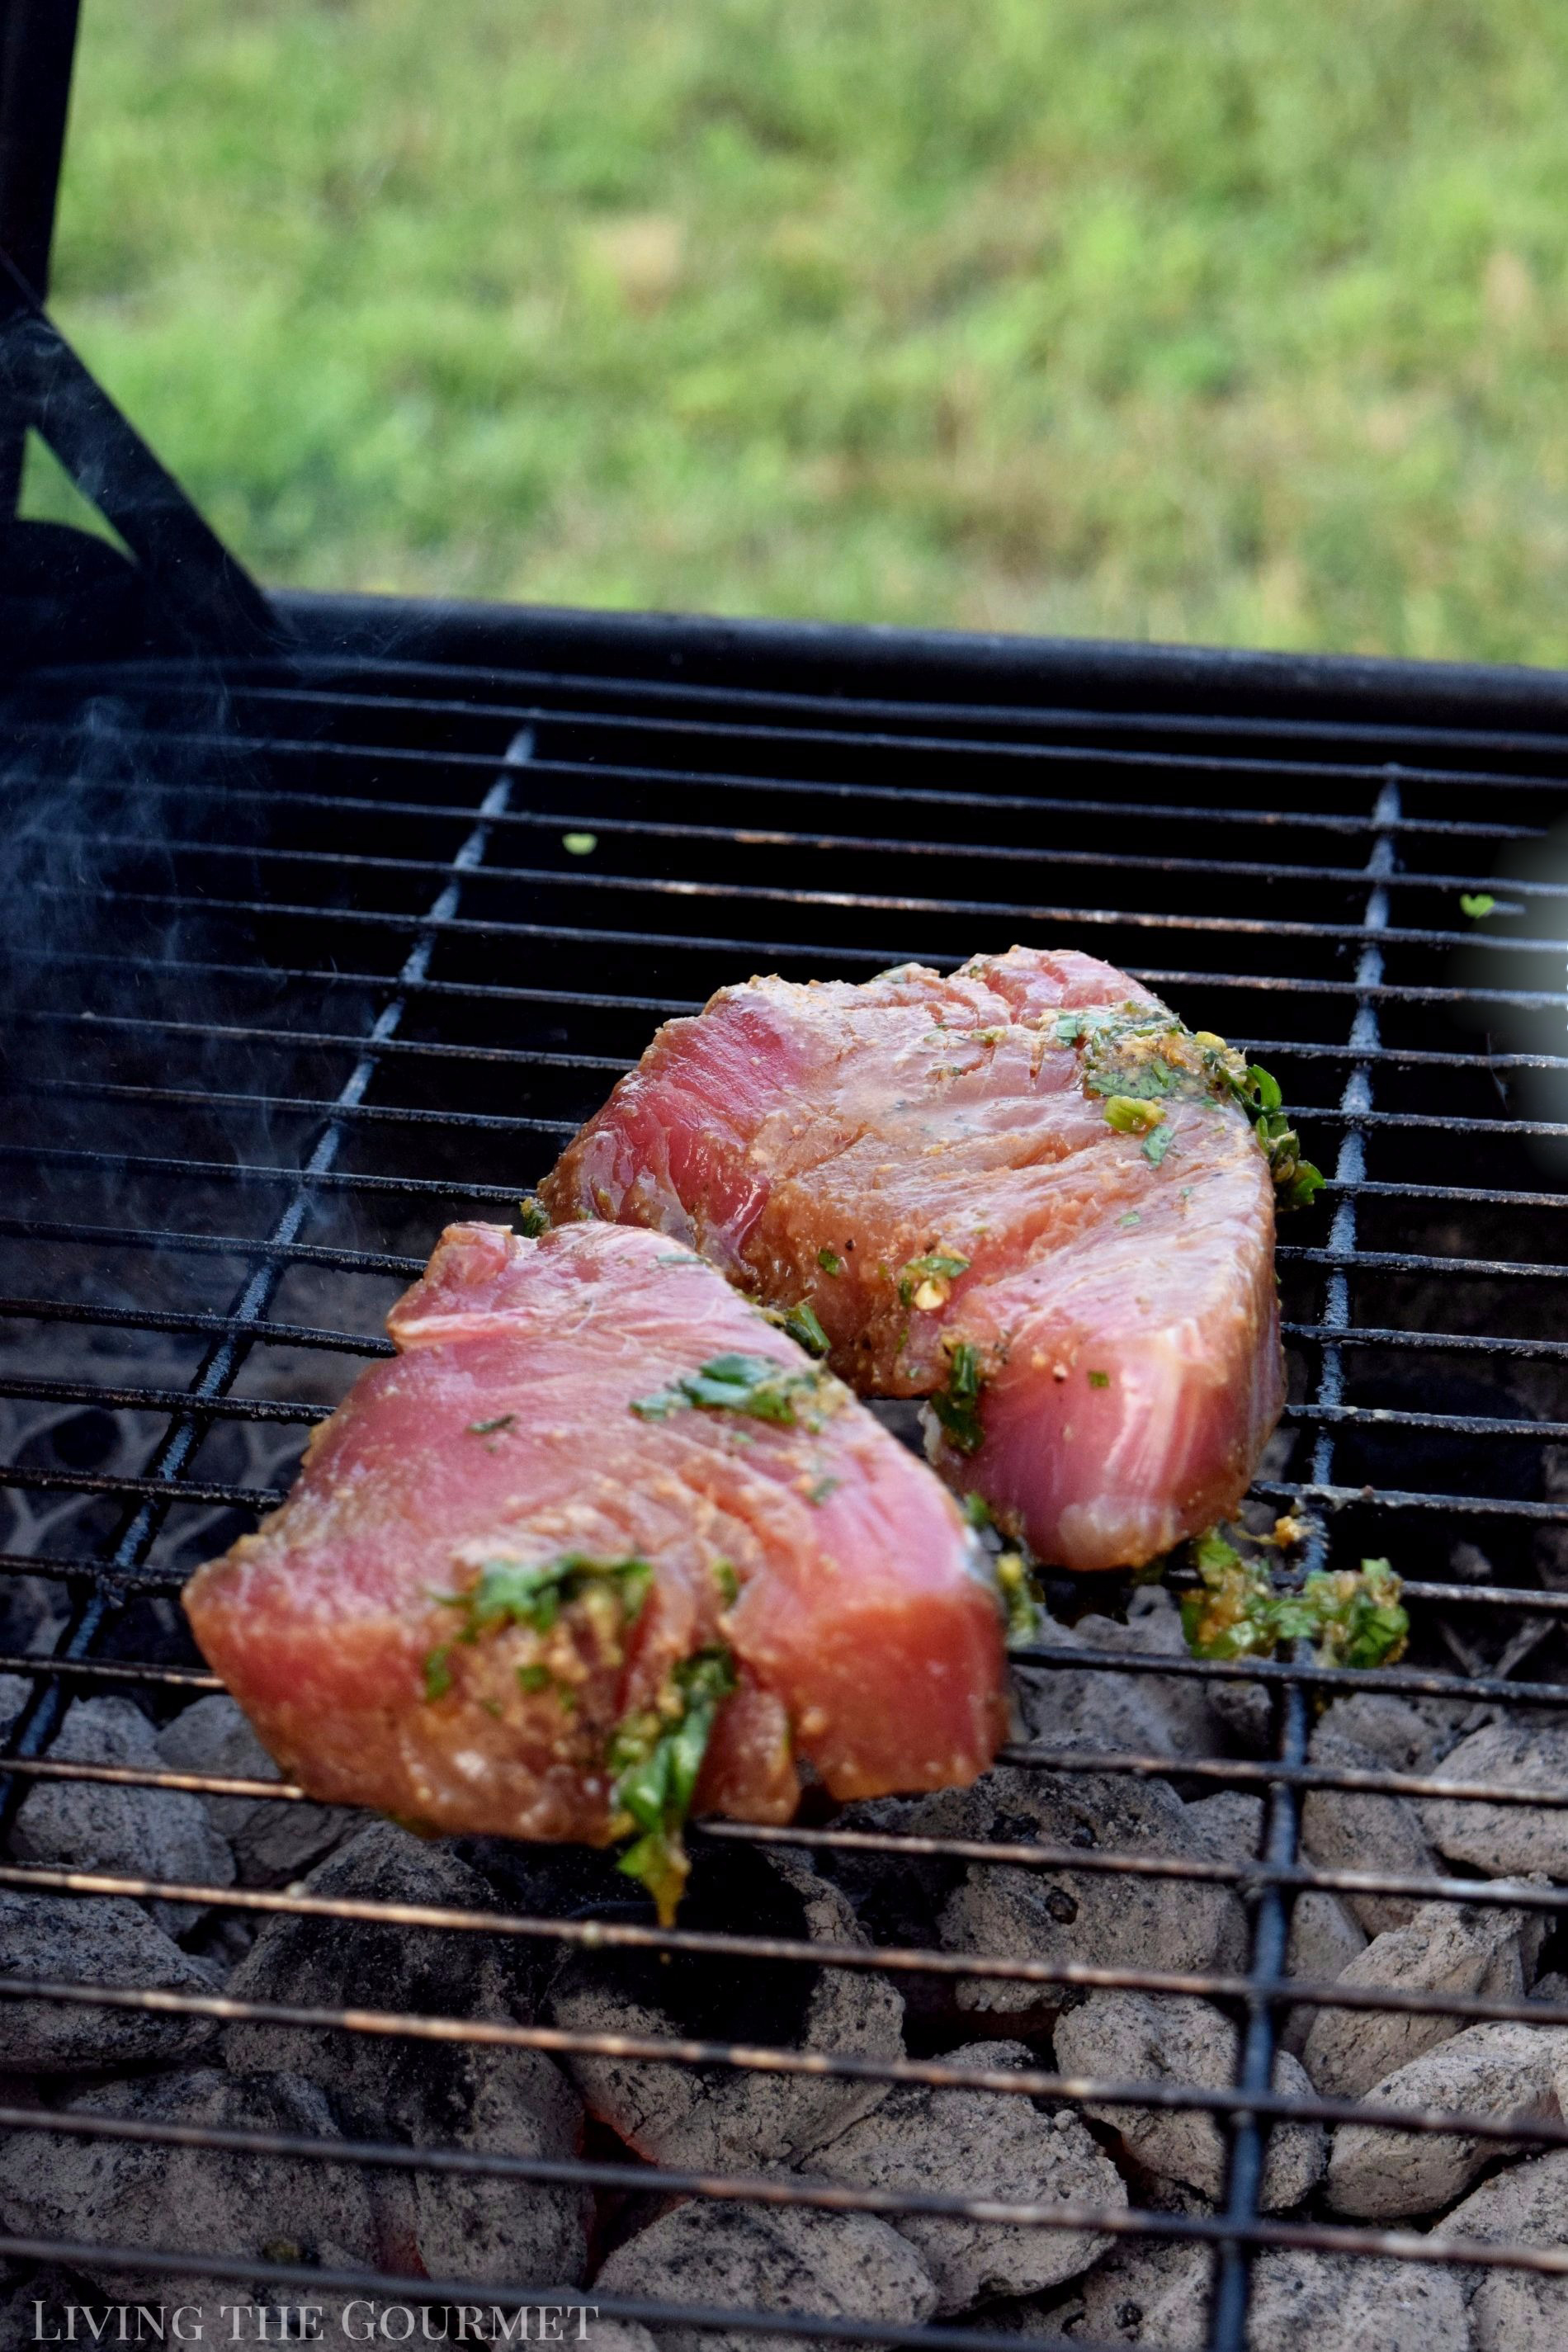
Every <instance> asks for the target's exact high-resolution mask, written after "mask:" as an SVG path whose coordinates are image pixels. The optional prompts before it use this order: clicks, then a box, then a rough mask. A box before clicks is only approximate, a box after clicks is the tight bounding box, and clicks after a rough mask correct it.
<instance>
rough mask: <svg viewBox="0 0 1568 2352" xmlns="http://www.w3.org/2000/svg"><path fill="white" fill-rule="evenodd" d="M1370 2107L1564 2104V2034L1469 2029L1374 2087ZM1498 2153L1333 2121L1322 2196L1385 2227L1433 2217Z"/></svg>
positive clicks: (1524, 2111) (1458, 2140) (1549, 2108)
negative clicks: (1403, 2219) (1414, 2216)
mask: <svg viewBox="0 0 1568 2352" xmlns="http://www.w3.org/2000/svg"><path fill="white" fill-rule="evenodd" d="M1367 2098H1368V2100H1369V2101H1370V2102H1371V2103H1372V2104H1373V2105H1379V2106H1394V2107H1436V2108H1440V2109H1442V2110H1444V2111H1445V2112H1452V2113H1456V2114H1458V2113H1462V2114H1465V2115H1468V2116H1493V2117H1495V2118H1497V2119H1498V2120H1501V2119H1503V2118H1504V2117H1508V2116H1516V2117H1520V2118H1527V2117H1530V2116H1556V2115H1557V2114H1559V2113H1560V2112H1561V2110H1562V2109H1563V2107H1565V2106H1568V2027H1560V2026H1539V2025H1511V2024H1498V2025H1471V2026H1467V2028H1466V2029H1465V2031H1464V2032H1463V2033H1456V2034H1454V2035H1453V2036H1452V2038H1451V2039H1450V2040H1448V2041H1447V2042H1439V2043H1438V2044H1437V2047H1436V2049H1435V2050H1428V2051H1427V2052H1426V2054H1425V2055H1424V2056H1423V2057H1420V2058H1414V2059H1412V2060H1411V2062H1410V2063H1409V2064H1408V2065H1407V2066H1401V2067H1400V2068H1399V2069H1398V2070H1397V2072H1396V2073H1394V2074H1389V2075H1386V2076H1385V2077H1384V2080H1383V2081H1382V2082H1381V2083H1375V2084H1373V2087H1372V2089H1371V2090H1370V2091H1369V2092H1368V2093H1367ZM1497 2154H1498V2146H1497V2142H1496V2141H1495V2140H1482V2139H1475V2138H1472V2137H1470V2136H1469V2135H1468V2134H1466V2133H1459V2132H1456V2133H1453V2134H1449V2133H1447V2132H1395V2131H1385V2130H1383V2129H1381V2128H1379V2129H1374V2128H1373V2126H1371V2125H1369V2124H1341V2125H1340V2126H1339V2128H1338V2129H1337V2130H1336V2132H1335V2133H1334V2136H1333V2144H1332V2147H1331V2149H1330V2152H1329V2169H1328V2179H1327V2195H1328V2200H1329V2203H1330V2204H1331V2206H1332V2207H1333V2208H1334V2210H1336V2211H1337V2212H1341V2213H1349V2214H1352V2215H1354V2216H1355V2217H1356V2218H1357V2219H1358V2220H1360V2219H1363V2218H1364V2219H1368V2220H1371V2219H1377V2220H1388V2219H1393V2218H1394V2217H1395V2216H1397V2215H1401V2214H1405V2213H1430V2212H1435V2211H1436V2209H1437V2207H1438V2206H1440V2205H1446V2204H1447V2202H1448V2201H1449V2200H1450V2199H1451V2198H1454V2197H1458V2195H1459V2194H1460V2193H1461V2191H1463V2190H1464V2189H1468V2187H1469V2185H1470V2183H1471V2181H1472V2180H1474V2179H1475V2178H1476V2175H1477V2174H1478V2173H1479V2172H1480V2171H1481V2170H1482V2168H1484V2167H1485V2166H1486V2165H1488V2164H1489V2163H1491V2162H1492V2161H1493V2160H1494V2158H1496V2156H1497Z"/></svg>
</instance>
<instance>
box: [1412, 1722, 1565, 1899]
mask: <svg viewBox="0 0 1568 2352" xmlns="http://www.w3.org/2000/svg"><path fill="white" fill-rule="evenodd" d="M1434 1778H1436V1780H1489V1781H1493V1782H1496V1783H1498V1784H1499V1785H1500V1786H1501V1787H1503V1788H1509V1789H1537V1788H1538V1789H1541V1790H1547V1789H1552V1790H1563V1789H1564V1788H1568V1725H1565V1724H1563V1723H1561V1722H1555V1723H1549V1722H1542V1721H1540V1720H1539V1719H1535V1720H1532V1719H1531V1718H1528V1717H1527V1718H1526V1719H1525V1720H1524V1721H1522V1722H1519V1723H1494V1724H1489V1725H1488V1726H1487V1727H1486V1728H1485V1729H1484V1730H1481V1731H1478V1732H1475V1733H1474V1734H1472V1736H1471V1737H1470V1738H1468V1739H1462V1740H1461V1741H1460V1742H1459V1744H1458V1747H1457V1748H1453V1749H1452V1750H1451V1751H1450V1752H1449V1754H1448V1755H1447V1756H1446V1757H1445V1758H1444V1759H1443V1761H1442V1763H1441V1764H1439V1765H1438V1766H1437V1768H1436V1773H1435V1775H1434ZM1421 1819H1422V1823H1423V1826H1424V1828H1425V1830H1426V1835H1427V1836H1428V1837H1429V1838H1430V1839H1431V1841H1432V1843H1433V1844H1434V1845H1435V1846H1436V1848H1437V1851H1438V1852H1439V1853H1442V1854H1444V1855H1445V1856H1446V1857H1447V1860H1448V1861H1450V1862H1458V1863H1468V1864H1472V1865H1473V1866H1474V1867H1475V1868H1477V1869H1479V1870H1485V1871H1489V1872H1494V1873H1520V1872H1525V1871H1531V1870H1543V1871H1545V1872H1547V1873H1548V1874H1549V1875H1550V1876H1552V1877H1553V1878H1568V1805H1540V1806H1535V1805H1487V1804H1479V1805H1477V1804H1466V1803H1464V1802H1463V1801H1460V1800H1459V1799H1457V1798H1456V1799H1446V1798H1435V1799H1428V1800H1426V1801H1425V1802H1424V1803H1423V1804H1422V1807H1421Z"/></svg>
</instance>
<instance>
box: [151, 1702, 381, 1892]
mask: <svg viewBox="0 0 1568 2352" xmlns="http://www.w3.org/2000/svg"><path fill="white" fill-rule="evenodd" d="M157 1744H158V1753H159V1755H160V1756H161V1757H162V1759H163V1762H164V1763H165V1764H167V1765H168V1766H169V1767H170V1768H171V1769H173V1770H174V1771H176V1772H209V1773H215V1774H219V1775H222V1776H223V1777H224V1778H226V1779H230V1780H281V1779H282V1777H283V1775H282V1774H281V1773H280V1772H279V1769H278V1767H277V1765H276V1764H274V1762H273V1761H272V1759H271V1757H270V1756H268V1753H267V1750H266V1748H263V1746H262V1745H261V1742H260V1740H259V1739H258V1738H257V1737H256V1734H255V1732H254V1731H252V1729H251V1727H250V1726H249V1724H248V1723H247V1721H246V1719H245V1717H244V1716H243V1715H242V1714H241V1713H240V1711H239V1709H238V1707H237V1706H236V1705H235V1703H234V1701H233V1699H231V1698H229V1697H227V1696H225V1695H224V1693H222V1692H221V1691H215V1692H214V1693H213V1695H212V1696H211V1697H210V1698H199V1699H197V1701H196V1703H195V1706H187V1707H186V1708H184V1710H183V1712H182V1713H181V1714H179V1715H177V1716H175V1717H174V1721H173V1722H172V1723H169V1724H166V1725H165V1726H164V1727H163V1730H162V1731H161V1732H160V1733H159V1735H158V1743H157ZM201 1802H202V1803H203V1804H204V1805H205V1808H206V1812H207V1818H208V1820H209V1821H210V1822H211V1823H212V1825H213V1828H214V1829H215V1830H216V1832H217V1834H218V1835H219V1837H221V1838H224V1839H226V1841H227V1843H228V1845H229V1847H230V1849H231V1851H232V1852H233V1854H234V1861H235V1871H236V1874H237V1878H238V1881H239V1884H240V1885H242V1886H283V1885H287V1884H288V1882H289V1880H290V1879H292V1878H302V1877H303V1876H304V1874H305V1873H306V1872H307V1871H308V1870H310V1869H312V1868H313V1867H314V1865H315V1864H317V1863H318V1862H320V1861H321V1860H322V1859H323V1857H324V1856H325V1855H327V1854H329V1853H331V1851H332V1849H333V1847H334V1846H337V1845H341V1844H342V1841H343V1839H344V1838H345V1837H348V1836H350V1835H352V1834H353V1831H354V1830H355V1829H356V1828H359V1827H363V1821H364V1816H363V1814H361V1813H356V1812H351V1811H348V1810H347V1809H346V1808H345V1807H343V1806H341V1805H313V1804H283V1803H279V1802H275V1801H272V1800H270V1799H268V1798H264V1797H204V1798H203V1799H202V1800H201Z"/></svg>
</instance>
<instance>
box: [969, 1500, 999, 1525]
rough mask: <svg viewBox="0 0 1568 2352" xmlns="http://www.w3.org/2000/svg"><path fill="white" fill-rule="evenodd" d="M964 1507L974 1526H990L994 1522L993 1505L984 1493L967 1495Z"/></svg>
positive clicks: (970, 1522)
mask: <svg viewBox="0 0 1568 2352" xmlns="http://www.w3.org/2000/svg"><path fill="white" fill-rule="evenodd" d="M963 1516H964V1517H965V1518H966V1519H967V1520H968V1522H969V1524H970V1526H971V1527H972V1528H988V1527H990V1526H991V1525H992V1524H993V1521H992V1517H991V1506H990V1504H989V1503H988V1502H987V1501H986V1499H985V1497H984V1495H965V1496H964V1498H963Z"/></svg>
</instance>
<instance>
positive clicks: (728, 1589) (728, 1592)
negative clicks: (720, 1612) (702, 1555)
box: [709, 1559, 741, 1609]
mask: <svg viewBox="0 0 1568 2352" xmlns="http://www.w3.org/2000/svg"><path fill="white" fill-rule="evenodd" d="M709 1573H710V1576H711V1577H712V1579H713V1581H714V1583H715V1584H716V1585H717V1586H718V1588H719V1598H720V1600H721V1601H722V1602H723V1604H724V1606H725V1608H726V1609H733V1607H734V1605H735V1603H736V1601H738V1600H739V1599H740V1597H741V1580H740V1578H739V1577H738V1576H737V1575H736V1573H735V1563H734V1561H733V1560H732V1559H716V1560H714V1561H713V1562H712V1563H711V1566H710V1570H709Z"/></svg>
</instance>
